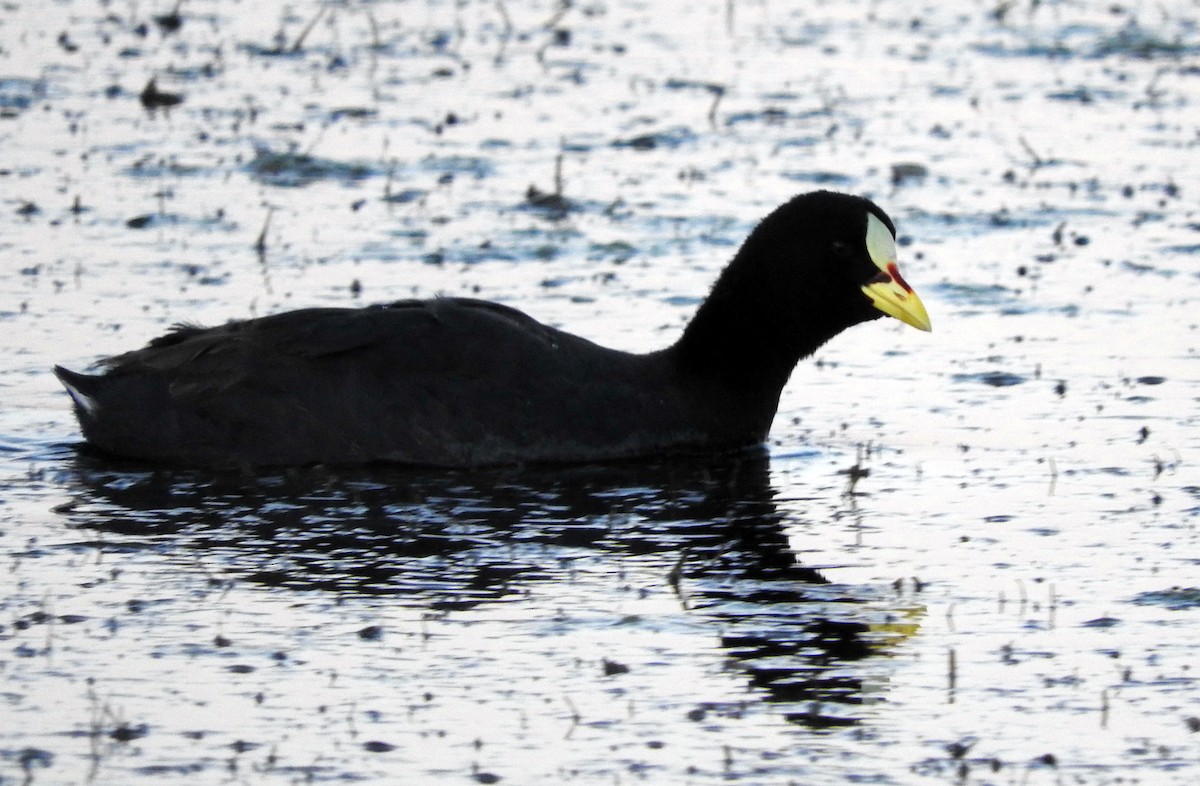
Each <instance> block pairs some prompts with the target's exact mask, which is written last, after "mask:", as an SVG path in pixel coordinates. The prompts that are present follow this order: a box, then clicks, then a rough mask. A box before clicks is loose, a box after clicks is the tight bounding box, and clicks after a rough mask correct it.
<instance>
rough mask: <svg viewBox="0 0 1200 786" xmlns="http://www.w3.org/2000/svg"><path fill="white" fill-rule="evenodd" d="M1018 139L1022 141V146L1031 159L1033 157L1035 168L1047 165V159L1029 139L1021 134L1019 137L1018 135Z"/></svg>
mask: <svg viewBox="0 0 1200 786" xmlns="http://www.w3.org/2000/svg"><path fill="white" fill-rule="evenodd" d="M1017 141H1018V142H1020V143H1021V147H1022V148H1024V149H1025V152H1026V153H1028V154H1029V157H1030V158H1031V159H1033V164H1032V166H1033V168H1034V169H1037V168H1039V167H1043V166H1045V165H1046V159H1044V158H1042V157H1041V156H1039V155H1038V153H1037V151H1036V150H1034V149H1033V145H1031V144H1029V140H1028V139H1026V138H1025V137H1023V136H1019V137H1017Z"/></svg>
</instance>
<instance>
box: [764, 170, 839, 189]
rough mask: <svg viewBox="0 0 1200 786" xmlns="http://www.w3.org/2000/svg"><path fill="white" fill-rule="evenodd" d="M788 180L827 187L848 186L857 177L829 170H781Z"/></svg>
mask: <svg viewBox="0 0 1200 786" xmlns="http://www.w3.org/2000/svg"><path fill="white" fill-rule="evenodd" d="M780 174H781V175H782V176H783V177H784V178H786V179H787V180H791V181H793V182H796V183H807V184H811V185H816V186H822V187H825V188H832V187H846V188H849V187H850V186H851V185H853V184H854V183H855V182H856V181H857V178H855V177H851V176H850V175H847V174H845V173H843V172H828V171H820V170H817V171H807V172H781V173H780Z"/></svg>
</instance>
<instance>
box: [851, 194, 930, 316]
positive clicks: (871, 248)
mask: <svg viewBox="0 0 1200 786" xmlns="http://www.w3.org/2000/svg"><path fill="white" fill-rule="evenodd" d="M867 253H868V254H870V255H871V261H872V262H874V263H875V267H877V268H879V274H878V275H876V276H875V277H874V278H873V279H871V281H870V282H868V283H867V284H864V285H863V288H862V291H863V294H865V295H866V296H867V297H868V298H870V300H871V305H873V306H875V308H877V309H879V310H880V311H882V312H883V313H885V314H887V315H888V316H889V317H895V318H896V319H898V320H900V321H901V322H903V323H905V324H906V325H912V326H913V327H915V328H917V329H918V330H932V329H933V325H932V324H931V323H930V321H929V314H928V313H927V312H926V311H925V304H924V303H922V302H921V298H919V297H917V293H916V292H914V291H913V288H912V287H910V286H909V285H908V282H906V281H905V280H904V278H903V277H902V276H901V275H900V268H899V266H897V265H896V238H894V237H892V233H891V230H889V229H888V228H887V226H886V225H885V224H884V223H883V222H882V221H880V220H879V218H878V217H876V216H875V214H873V213H868V214H867Z"/></svg>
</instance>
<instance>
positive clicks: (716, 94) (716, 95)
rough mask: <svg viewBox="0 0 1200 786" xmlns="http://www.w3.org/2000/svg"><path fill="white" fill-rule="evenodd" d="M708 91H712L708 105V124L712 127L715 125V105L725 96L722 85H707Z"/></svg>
mask: <svg viewBox="0 0 1200 786" xmlns="http://www.w3.org/2000/svg"><path fill="white" fill-rule="evenodd" d="M708 90H709V92H711V93H712V96H713V101H712V104H710V105H709V107H708V124H709V125H710V126H712V127H713V128H716V127H717V107H718V106H719V105H720V104H721V99H722V98H724V97H725V86H724V85H709V86H708Z"/></svg>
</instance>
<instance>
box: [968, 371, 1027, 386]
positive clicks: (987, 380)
mask: <svg viewBox="0 0 1200 786" xmlns="http://www.w3.org/2000/svg"><path fill="white" fill-rule="evenodd" d="M952 379H953V380H954V381H955V382H981V383H983V384H984V385H988V386H990V387H994V388H1007V387H1012V386H1013V385H1020V384H1021V383H1022V382H1027V381H1029V378H1028V377H1024V376H1021V375H1020V374H1013V373H1011V372H1008V371H984V372H981V373H976V374H955V375H954V376H953V377H952Z"/></svg>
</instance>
